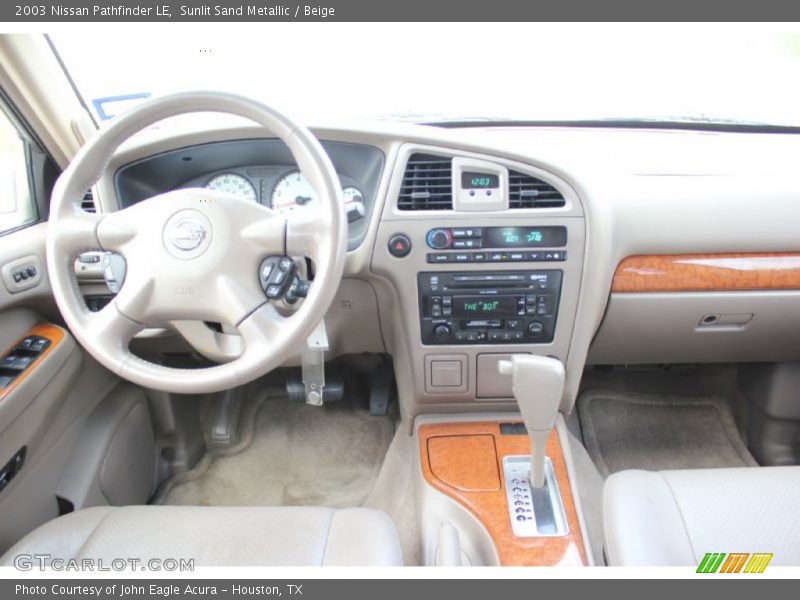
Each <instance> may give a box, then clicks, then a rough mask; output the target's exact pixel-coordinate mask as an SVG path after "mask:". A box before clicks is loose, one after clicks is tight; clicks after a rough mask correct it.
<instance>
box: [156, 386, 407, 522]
mask: <svg viewBox="0 0 800 600" xmlns="http://www.w3.org/2000/svg"><path fill="white" fill-rule="evenodd" d="M239 421H240V423H241V424H240V427H241V429H240V431H241V433H240V439H241V441H240V442H239V443H238V444H236V446H234V447H232V448H226V449H223V450H219V449H217V450H211V451H209V452H208V453H206V455H205V456H204V457H203V459H202V460H201V461H200V463H199V464H198V465H197V466H196V467H195V468H193V469H192V470H191V471H189V472H187V473H184V474H182V475H180V476H178V477H175V478H173V479H172V480H170V481H168V482H167V483H166V485H164V486H163V487H162V489H161V490H160V491H159V493H158V494H157V496H156V498H155V499H154V502H155V503H161V504H178V505H209V506H330V507H334V508H339V507H348V506H360V505H362V504H363V503H364V502H365V501H366V499H367V498H368V496H369V495H370V493H371V491H372V489H373V487H374V485H375V482H376V479H377V477H378V474H379V472H380V469H381V464H382V463H383V460H384V457H385V455H386V451H387V449H388V448H389V444H390V442H391V441H392V436H393V433H394V426H393V421H392V419H391V418H390V417H373V416H370V415H369V412H368V411H367V410H366V409H364V408H362V407H357V406H353V405H351V404H350V403H348V402H341V403H335V404H329V405H325V406H323V407H314V406H308V405H306V404H303V403H299V402H291V401H289V400H288V398H287V397H286V396H285V395H283V394H275V393H266V394H262V395H261V396H260V397H259V396H258V395H254V397H252V398H249V399H247V400H245V401H244V405H243V406H242V409H241V416H240V418H239Z"/></svg>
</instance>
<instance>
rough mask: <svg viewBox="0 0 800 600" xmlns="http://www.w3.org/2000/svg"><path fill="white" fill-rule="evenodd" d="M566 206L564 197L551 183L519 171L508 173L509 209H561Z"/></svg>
mask: <svg viewBox="0 0 800 600" xmlns="http://www.w3.org/2000/svg"><path fill="white" fill-rule="evenodd" d="M564 204H565V201H564V196H562V195H561V192H559V191H558V190H557V189H556V188H554V187H553V186H552V185H550V184H549V183H545V182H544V181H542V180H541V179H537V178H536V177H532V176H531V175H526V174H525V173H520V172H518V171H509V172H508V207H509V208H559V207H561V206H564Z"/></svg>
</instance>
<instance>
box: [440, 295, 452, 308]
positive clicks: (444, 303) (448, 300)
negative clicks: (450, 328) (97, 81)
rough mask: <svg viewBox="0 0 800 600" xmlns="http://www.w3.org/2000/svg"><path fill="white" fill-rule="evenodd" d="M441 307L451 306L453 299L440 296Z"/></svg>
mask: <svg viewBox="0 0 800 600" xmlns="http://www.w3.org/2000/svg"><path fill="white" fill-rule="evenodd" d="M442 306H453V297H452V296H442Z"/></svg>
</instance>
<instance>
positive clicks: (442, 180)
mask: <svg viewBox="0 0 800 600" xmlns="http://www.w3.org/2000/svg"><path fill="white" fill-rule="evenodd" d="M397 208H398V209H399V210H450V209H452V208H453V165H452V159H450V158H445V157H442V156H433V155H430V154H412V155H411V157H410V158H409V159H408V164H407V165H406V172H405V175H404V176H403V184H402V186H401V187H400V195H399V196H398V198H397Z"/></svg>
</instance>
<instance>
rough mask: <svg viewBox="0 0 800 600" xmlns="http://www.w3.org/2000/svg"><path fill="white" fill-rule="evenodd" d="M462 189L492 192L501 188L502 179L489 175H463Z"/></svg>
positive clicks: (467, 173) (466, 172)
mask: <svg viewBox="0 0 800 600" xmlns="http://www.w3.org/2000/svg"><path fill="white" fill-rule="evenodd" d="M461 187H462V188H464V189H465V190H491V189H495V188H499V187H500V177H498V176H497V175H492V174H489V173H472V172H470V171H463V172H462V173H461Z"/></svg>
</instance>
